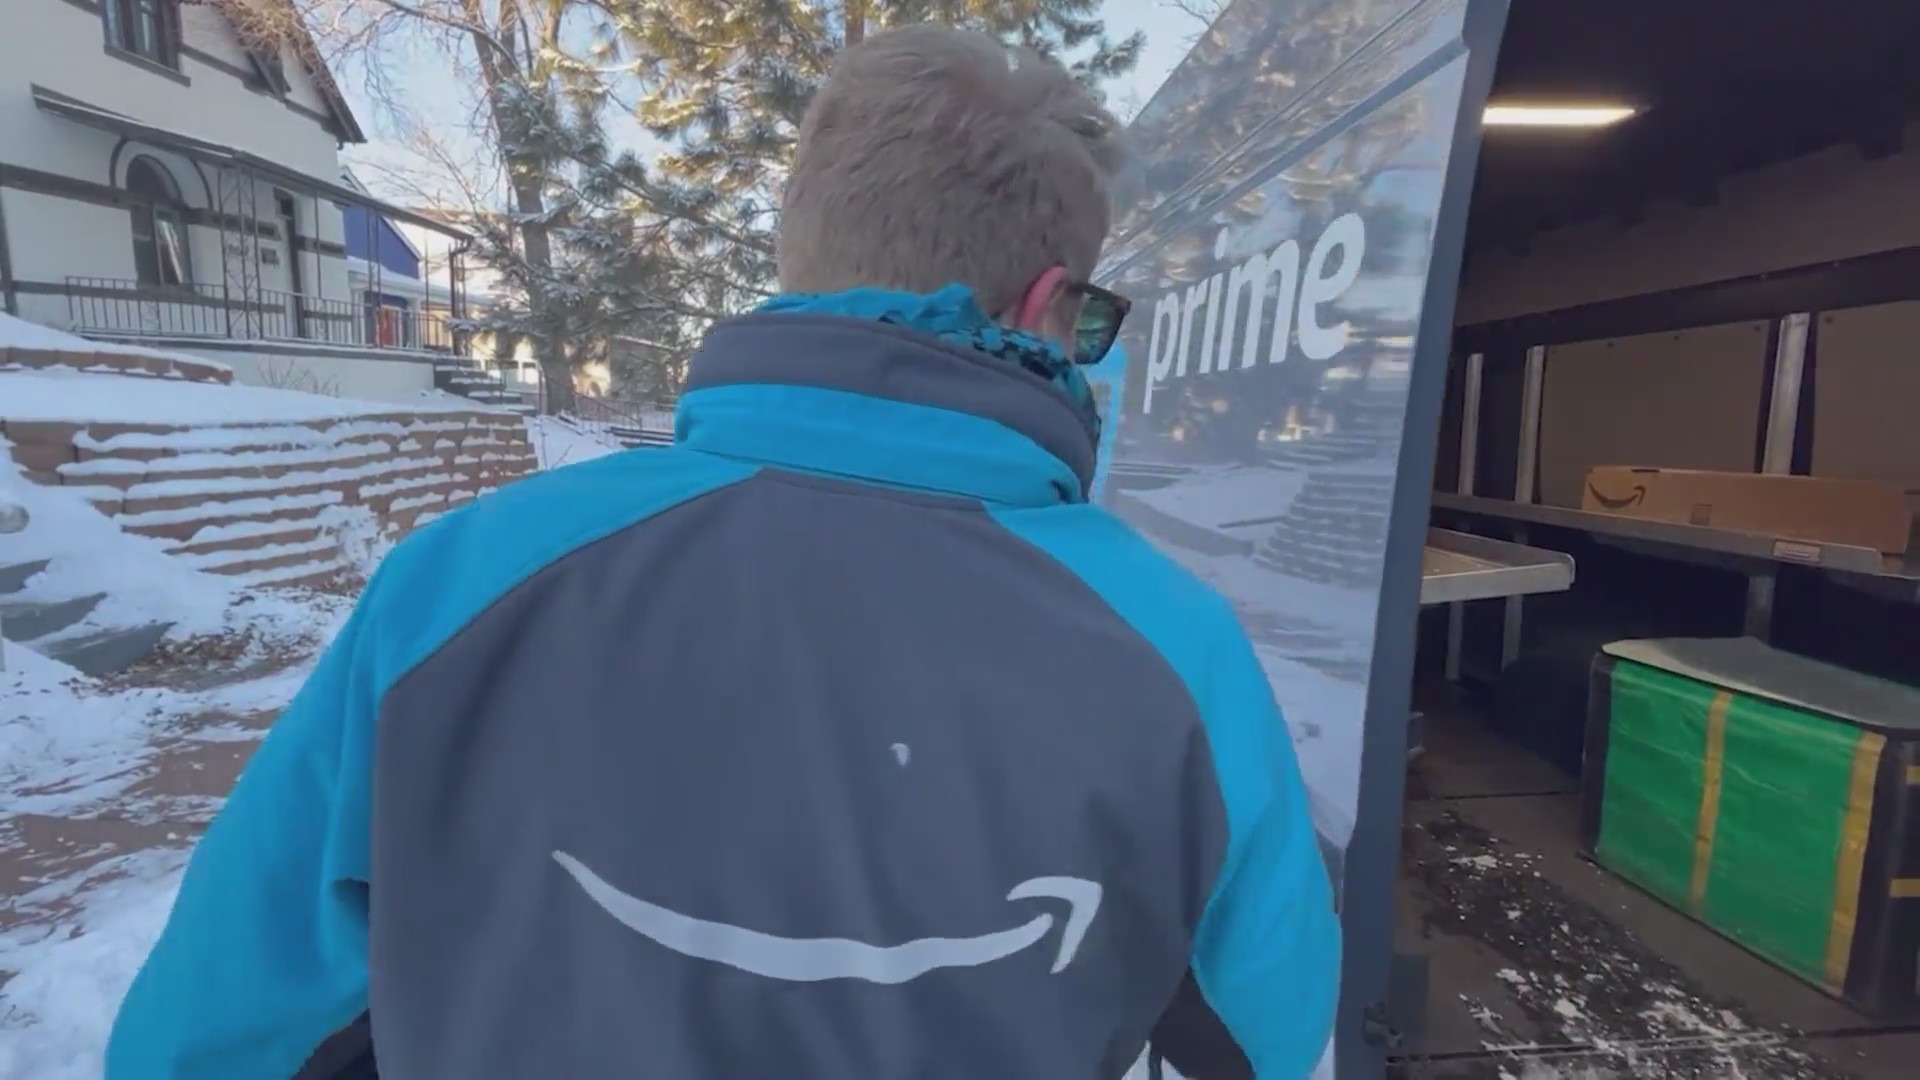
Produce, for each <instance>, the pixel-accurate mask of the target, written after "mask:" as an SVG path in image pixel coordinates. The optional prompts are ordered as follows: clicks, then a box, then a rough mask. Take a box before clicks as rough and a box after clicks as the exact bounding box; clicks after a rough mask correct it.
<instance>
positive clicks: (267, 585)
mask: <svg viewBox="0 0 1920 1080" xmlns="http://www.w3.org/2000/svg"><path fill="white" fill-rule="evenodd" d="M356 573H357V572H356V571H355V570H354V568H353V567H352V566H351V565H349V564H348V563H347V561H346V559H345V558H342V557H339V556H336V557H334V558H332V559H317V560H316V559H307V560H305V561H301V562H295V563H291V564H289V565H286V566H279V567H273V568H270V569H260V570H253V571H249V572H248V573H245V574H235V575H233V576H234V577H238V578H241V579H242V580H243V582H244V584H245V585H246V586H247V588H250V589H325V588H328V587H330V586H334V585H338V584H339V583H340V582H341V581H343V580H347V579H349V578H351V577H352V576H354V575H355V574H356Z"/></svg>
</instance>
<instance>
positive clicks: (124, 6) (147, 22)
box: [100, 0, 180, 68]
mask: <svg viewBox="0 0 1920 1080" xmlns="http://www.w3.org/2000/svg"><path fill="white" fill-rule="evenodd" d="M100 9H101V11H102V12H103V13H104V14H105V17H106V20H107V44H109V45H112V46H113V47H114V48H117V49H121V50H123V51H125V52H130V53H132V54H133V55H135V56H138V57H142V58H144V59H147V60H151V61H153V62H154V63H156V64H162V65H165V66H166V67H170V68H178V67H179V66H180V50H179V48H178V45H179V38H178V36H177V31H178V30H179V23H178V22H177V20H178V19H179V16H180V10H179V9H180V5H179V0H106V2H105V3H103V4H102V5H101V6H100Z"/></svg>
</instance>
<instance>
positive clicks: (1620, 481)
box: [1580, 465, 1915, 555]
mask: <svg viewBox="0 0 1920 1080" xmlns="http://www.w3.org/2000/svg"><path fill="white" fill-rule="evenodd" d="M1914 505H1915V504H1914V503H1913V502H1912V500H1911V498H1910V493H1908V492H1904V491H1901V490H1900V489H1898V488H1895V487H1891V486H1888V485H1886V484H1876V483H1873V482H1870V481H1866V480H1829V479H1826V478H1824V477H1814V476H1772V475H1763V474H1758V473H1733V472H1710V471H1707V470H1703V469H1650V468H1638V467H1634V466H1627V465H1596V466H1594V467H1593V468H1592V469H1589V470H1587V483H1586V488H1585V490H1584V491H1583V493H1582V494H1581V498H1580V508H1581V509H1582V510H1588V511H1591V512H1594V513H1599V514H1618V515H1621V516H1623V517H1635V518H1642V519H1644V520H1648V521H1667V522H1672V523H1673V524H1676V525H1699V526H1703V527H1705V528H1711V529H1726V530H1728V531H1731V532H1747V533H1760V534H1762V535H1765V536H1779V537H1786V538H1790V539H1794V540H1812V541H1816V542H1822V543H1829V544H1851V545H1854V546H1857V547H1864V548H1872V549H1874V550H1876V551H1880V552H1884V553H1886V554H1889V555H1899V554H1902V553H1904V552H1905V551H1906V550H1907V540H1908V536H1909V534H1910V533H1911V531H1912V528H1913V517H1914V512H1913V507H1914Z"/></svg>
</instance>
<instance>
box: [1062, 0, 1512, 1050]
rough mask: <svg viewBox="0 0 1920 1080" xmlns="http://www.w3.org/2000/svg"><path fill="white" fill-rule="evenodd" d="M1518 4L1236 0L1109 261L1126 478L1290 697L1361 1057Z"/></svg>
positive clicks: (1345, 1033) (1381, 989) (1142, 154)
mask: <svg viewBox="0 0 1920 1080" xmlns="http://www.w3.org/2000/svg"><path fill="white" fill-rule="evenodd" d="M1506 7H1507V4H1506V0H1292V2H1288V3H1272V2H1256V0H1239V2H1238V3H1234V4H1232V5H1231V6H1229V7H1228V8H1227V9H1226V10H1225V11H1224V12H1222V14H1221V15H1220V17H1219V19H1218V20H1217V21H1216V22H1215V23H1214V25H1213V26H1212V27H1211V28H1210V29H1209V31H1208V32H1207V33H1206V34H1205V35H1204V36H1202V38H1201V39H1200V40H1199V41H1198V42H1197V43H1196V45H1195V46H1194V48H1193V51H1192V52H1191V53H1190V54H1189V55H1188V56H1187V57H1186V58H1185V59H1184V60H1183V61H1182V62H1181V64H1180V66H1179V67H1178V68H1177V69H1176V70H1175V71H1174V73H1173V74H1172V76H1171V77H1169V79H1168V81H1167V82H1166V84H1165V85H1164V86H1162V87H1161V89H1160V90H1159V92H1158V93H1156V94H1155V95H1154V97H1153V99H1152V101H1150V102H1149V103H1148V104H1147V106H1146V108H1145V109H1144V110H1142V112H1141V113H1140V115H1139V117H1138V118H1137V119H1136V120H1135V121H1134V123H1133V124H1132V127H1131V132H1130V135H1131V139H1130V141H1131V143H1132V145H1133V147H1134V150H1135V152H1136V154H1137V155H1139V157H1138V159H1137V162H1136V167H1135V169H1134V170H1133V172H1132V174H1131V176H1130V177H1128V178H1127V179H1126V180H1125V181H1123V183H1122V184H1121V190H1120V191H1119V193H1118V195H1119V199H1118V206H1117V209H1118V210H1119V212H1120V217H1119V224H1118V226H1117V227H1116V229H1115V233H1114V240H1113V244H1112V246H1111V249H1110V253H1109V255H1108V257H1107V259H1106V261H1105V262H1104V263H1103V264H1102V266H1101V268H1100V270H1099V272H1098V274H1097V275H1096V277H1097V279H1098V280H1099V281H1100V283H1101V284H1103V285H1105V286H1107V287H1109V288H1112V289H1114V290H1115V291H1118V292H1120V293H1122V294H1124V295H1126V296H1127V297H1129V298H1130V299H1131V300H1132V301H1133V303H1134V311H1135V312H1137V313H1138V314H1137V315H1136V317H1135V319H1134V320H1133V321H1132V322H1130V323H1129V324H1128V326H1127V327H1126V329H1125V331H1124V332H1123V336H1122V342H1121V346H1122V347H1121V349H1119V350H1116V351H1117V352H1120V353H1121V354H1122V355H1123V356H1125V357H1127V360H1126V362H1125V369H1124V374H1123V375H1122V376H1121V378H1122V379H1123V383H1122V387H1121V390H1120V393H1119V396H1118V399H1117V400H1116V402H1115V404H1114V407H1113V409H1112V410H1111V415H1112V419H1113V421H1114V423H1115V425H1116V431H1115V433H1114V441H1113V446H1112V450H1111V455H1112V456H1111V461H1110V462H1109V463H1108V465H1107V468H1106V471H1105V474H1104V476H1103V484H1102V488H1101V492H1100V498H1101V501H1102V502H1103V503H1104V504H1105V505H1106V506H1107V507H1108V508H1109V509H1111V510H1113V511H1114V512H1115V513H1116V514H1118V515H1119V516H1120V517H1122V518H1124V519H1125V520H1126V521H1128V522H1129V523H1131V524H1132V525H1134V526H1135V527H1136V528H1138V529H1139V530H1140V531H1141V532H1142V533H1144V534H1145V535H1146V536H1147V537H1148V538H1150V539H1151V540H1153V541H1154V543H1155V544H1156V545H1157V546H1158V547H1160V549H1161V550H1163V551H1164V552H1166V553H1167V554H1168V555H1169V556H1171V557H1172V558H1174V559H1175V560H1177V561H1178V562H1180V563H1181V564H1183V565H1185V566H1186V567H1188V568H1189V569H1191V570H1193V571H1194V572H1196V573H1198V574H1199V575H1200V576H1201V577H1203V578H1205V579H1206V580H1208V581H1210V582H1212V583H1213V585H1214V586H1215V587H1216V588H1218V589H1219V590H1220V591H1221V593H1223V594H1224V595H1225V596H1226V597H1227V599H1228V600H1229V601H1230V602H1231V603H1232V604H1233V606H1234V608H1235V610H1236V611H1237V612H1238V613H1239V615H1240V618H1241V621H1242V623H1243V624H1244V625H1245V627H1246V630H1247V632H1248V636H1249V637H1250V638H1251V639H1252V640H1253V642H1254V644H1255V647H1256V648H1257V650H1258V651H1259V653H1260V657H1261V662H1262V664H1263V666H1264V667H1265V669H1266V671H1267V675H1268V677H1269V679H1270V681H1271V683H1272V685H1273V690H1274V694H1275V697H1276V698H1277V699H1278V700H1279V702H1280V705H1281V707H1282V710H1283V711H1284V713H1285V714H1286V718H1287V723H1288V727H1289V729H1290V734H1291V736H1292V741H1293V744H1294V747H1295V749H1296V752H1297V754H1298V757H1299V759H1300V763H1301V768H1302V772H1303V774H1304V775H1305V777H1306V780H1307V783H1308V787H1309V789H1310V795H1311V802H1312V813H1313V816H1314V824H1315V826H1316V828H1317V831H1318V832H1319V834H1320V839H1321V847H1322V850H1323V852H1324V853H1325V855H1326V857H1327V863H1328V867H1329V872H1330V873H1331V875H1332V876H1333V878H1334V881H1335V884H1336V892H1337V894H1338V896H1339V898H1340V899H1339V903H1340V905H1341V917H1342V922H1343V925H1344V928H1345V939H1346V955H1345V963H1344V965H1343V972H1342V979H1343V987H1342V1002H1341V1008H1340V1015H1339V1018H1338V1021H1337V1025H1336V1030H1335V1036H1334V1045H1333V1047H1332V1048H1331V1049H1332V1051H1333V1053H1332V1055H1331V1057H1332V1060H1333V1062H1335V1063H1337V1066H1338V1075H1339V1076H1340V1077H1341V1078H1342V1080H1345V1078H1347V1077H1377V1076H1379V1075H1381V1074H1382V1073H1383V1071H1384V1069H1385V1055H1386V1044H1387V1043H1389V1042H1391V1041H1392V1039H1391V1030H1392V1028H1393V1024H1392V1018H1391V1016H1390V1015H1389V1014H1388V1010H1387V1002H1388V994H1387V982H1388V976H1389V969H1390V967H1391V966H1392V940H1393V919H1394V881H1395V873H1396V868H1397V858H1398V852H1399V833H1400V809H1401V806H1400V804H1401V796H1402V788H1403V784H1404V779H1405V777H1404V769H1405V759H1406V737H1407V722H1408V709H1409V688H1410V684H1411V681H1412V666H1413V638H1414V624H1415V620H1416V617H1417V614H1418V609H1419V589H1420V571H1421V551H1422V547H1423V544H1424V541H1425V537H1426V529H1427V499H1428V492H1429V489H1430V487H1431V478H1432V475H1433V448H1434V440H1435V438H1436V431H1437V426H1438V422H1439V413H1440V403H1441V398H1442V395H1443V392H1444V389H1445V368H1446V359H1447V356H1446V354H1447V347H1448V340H1449V336H1450V333H1451V325H1452V320H1453V302H1454V291H1455V286H1456V280H1455V279H1456V277H1457V274H1458V270H1459V263H1460V255H1461V240H1462V233H1463V231H1464V228H1465V218H1466V212H1467V201H1468V196H1469V195H1470V193H1471V189H1472V186H1473V170H1474V165H1475V159H1476V157H1477V147H1478V136H1479V126H1480V124H1479V121H1480V116H1481V113H1482V111H1483V109H1484V107H1485V103H1486V97H1487V92H1488V88H1489V85H1490V83H1491V80H1492V73H1493V61H1494V56H1495V52H1496V50H1497V46H1498V44H1499V38H1500V33H1501V30H1502V28H1503V26H1504V23H1505V19H1506ZM1415 1007H1418V1006H1417V1003H1416V1005H1415ZM1323 1069H1324V1067H1323Z"/></svg>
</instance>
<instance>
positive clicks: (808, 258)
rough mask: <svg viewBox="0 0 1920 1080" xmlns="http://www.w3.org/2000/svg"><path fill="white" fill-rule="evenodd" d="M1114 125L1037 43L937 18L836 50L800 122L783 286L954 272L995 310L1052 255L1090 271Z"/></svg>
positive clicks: (1103, 219)
mask: <svg viewBox="0 0 1920 1080" xmlns="http://www.w3.org/2000/svg"><path fill="white" fill-rule="evenodd" d="M1117 128H1118V125H1117V124H1116V123H1115V122H1114V119H1113V117H1112V116H1111V115H1110V114H1109V113H1108V112H1107V111H1106V109H1104V108H1103V107H1101V105H1100V103H1099V102H1098V101H1097V100H1096V99H1095V97H1094V96H1093V94H1091V93H1090V92H1089V91H1088V90H1087V89H1086V88H1085V87H1083V86H1081V85H1080V84H1079V83H1078V82H1076V81H1075V80H1074V79H1073V77H1072V76H1071V75H1070V74H1068V73H1067V72H1066V71H1065V70H1064V69H1063V68H1061V67H1060V66H1059V65H1058V64H1055V63H1053V62H1051V61H1048V60H1046V59H1043V58H1042V57H1040V56H1039V55H1037V54H1036V53H1034V52H1032V51H1030V50H1026V49H1010V48H1008V47H1007V46H1004V45H1002V44H1000V43H999V42H997V41H995V40H993V39H992V38H989V37H987V36H985V35H983V34H977V33H973V32H970V31H964V30H955V29H952V28H949V27H944V26H938V25H933V24H921V25H916V26H908V27H903V28H901V29H897V30H889V31H887V32H885V33H882V34H878V35H875V36H874V37H871V38H868V39H867V40H866V41H864V42H861V43H860V44H858V45H854V46H852V47H851V48H848V49H847V50H846V51H845V52H843V53H842V54H841V55H840V57H839V58H838V60H837V62H836V63H835V65H834V69H833V74H832V76H831V77H830V78H829V79H828V80H827V83H826V85H825V86H823V87H822V88H821V89H820V91H819V93H818V94H817V95H816V96H815V98H814V100H813V103H812V105H811V106H810V107H809V108H808V110H807V115H806V119H805V120H804V121H803V122H802V124H801V126H800V145H799V150H798V152H797V153H796V154H795V157H794V164H793V172H792V174H791V176H790V177H789V178H788V181H787V189H786V195H785V199H784V201H783V203H782V207H781V221H780V237H779V243H778V248H777V254H778V259H779V268H780V286H781V288H782V289H784V290H785V291H787V292H795V293H827V292H839V291H841V290H845V289H851V288H857V287H861V286H873V287H881V288H891V289H902V290H907V291H911V292H923V293H924V292H932V291H934V290H936V289H939V288H941V287H943V286H946V285H950V284H953V283H955V282H959V283H960V284H963V285H966V286H969V287H970V288H972V289H973V290H974V293H975V295H976V296H977V297H978V299H979V301H980V304H981V306H982V307H983V308H985V309H986V310H987V311H989V312H992V313H995V314H998V313H1000V312H1002V311H1005V310H1007V309H1009V308H1011V307H1013V306H1014V304H1015V303H1016V302H1018V300H1019V299H1020V296H1021V294H1022V293H1023V292H1024V290H1025V289H1026V287H1027V286H1028V284H1030V283H1031V282H1032V281H1033V279H1034V278H1035V277H1036V276H1038V275H1039V274H1040V273H1041V272H1042V271H1044V270H1045V269H1047V268H1048V267H1050V266H1054V265H1061V266H1065V267H1066V268H1067V272H1068V274H1069V275H1070V276H1071V277H1072V278H1074V279H1075V280H1085V279H1086V278H1087V277H1089V276H1090V275H1091V274H1092V273H1093V267H1094V262H1095V261H1096V260H1097V259H1098V258H1099V256H1100V247H1101V245H1102V244H1103V243H1104V242H1105V241H1106V235H1107V229H1108V227H1109V225H1110V224H1111V217H1112V210H1111V207H1110V205H1109V201H1108V199H1109V195H1108V182H1109V181H1110V179H1111V178H1112V177H1113V175H1114V174H1115V173H1116V172H1117V171H1118V169H1119V166H1120V161H1121V150H1120V145H1119V141H1118V138H1117Z"/></svg>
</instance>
